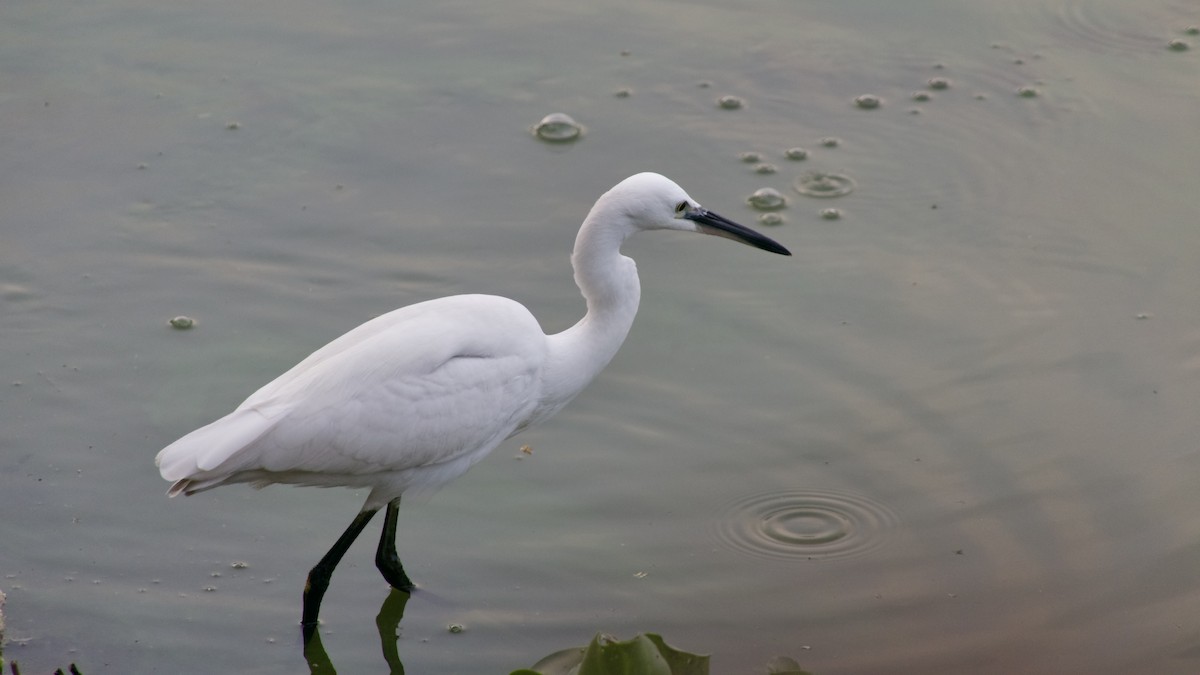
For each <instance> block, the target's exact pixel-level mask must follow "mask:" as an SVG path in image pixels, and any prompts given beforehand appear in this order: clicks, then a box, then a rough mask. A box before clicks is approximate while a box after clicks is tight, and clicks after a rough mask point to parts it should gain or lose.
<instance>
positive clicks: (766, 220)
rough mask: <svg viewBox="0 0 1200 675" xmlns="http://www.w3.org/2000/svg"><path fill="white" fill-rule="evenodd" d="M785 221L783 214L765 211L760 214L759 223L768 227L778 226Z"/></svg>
mask: <svg viewBox="0 0 1200 675" xmlns="http://www.w3.org/2000/svg"><path fill="white" fill-rule="evenodd" d="M784 222H785V219H784V217H783V214H780V213H763V214H761V215H759V216H758V224H759V225H766V226H767V227H776V226H778V225H782V224H783V223H784Z"/></svg>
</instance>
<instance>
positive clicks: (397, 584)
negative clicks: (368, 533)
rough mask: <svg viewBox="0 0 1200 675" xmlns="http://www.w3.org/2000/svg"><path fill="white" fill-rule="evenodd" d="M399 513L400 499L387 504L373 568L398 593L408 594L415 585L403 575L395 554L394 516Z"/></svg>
mask: <svg viewBox="0 0 1200 675" xmlns="http://www.w3.org/2000/svg"><path fill="white" fill-rule="evenodd" d="M399 513H400V498H399V497H396V498H395V499H393V500H392V501H390V502H388V505H387V511H386V512H385V513H384V515H383V534H382V535H380V537H379V548H378V549H376V550H375V566H376V567H378V568H379V572H380V573H381V574H383V578H384V579H387V582H388V583H389V584H391V585H392V588H395V589H396V590H398V591H404V592H405V593H408V592H410V591H412V589H413V588H415V584H413V582H412V581H411V580H409V578H408V575H407V574H405V573H404V567H402V566H401V565H400V556H399V555H397V554H396V516H397V515H398V514H399Z"/></svg>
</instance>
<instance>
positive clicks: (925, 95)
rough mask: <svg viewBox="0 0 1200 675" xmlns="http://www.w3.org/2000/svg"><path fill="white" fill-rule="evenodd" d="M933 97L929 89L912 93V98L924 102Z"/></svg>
mask: <svg viewBox="0 0 1200 675" xmlns="http://www.w3.org/2000/svg"><path fill="white" fill-rule="evenodd" d="M932 99H933V96H932V95H930V93H929V92H927V91H914V92H913V93H912V100H914V101H922V102H924V101H929V100H932Z"/></svg>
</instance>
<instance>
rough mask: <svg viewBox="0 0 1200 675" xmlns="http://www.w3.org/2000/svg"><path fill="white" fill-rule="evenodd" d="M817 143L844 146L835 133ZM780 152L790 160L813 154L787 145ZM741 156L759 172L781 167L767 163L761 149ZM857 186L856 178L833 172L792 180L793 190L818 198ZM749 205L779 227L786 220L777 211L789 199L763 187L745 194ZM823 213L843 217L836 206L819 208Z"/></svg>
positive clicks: (768, 223) (764, 220) (760, 219)
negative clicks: (747, 194)
mask: <svg viewBox="0 0 1200 675" xmlns="http://www.w3.org/2000/svg"><path fill="white" fill-rule="evenodd" d="M817 144H818V145H820V146H821V147H823V148H836V147H838V146H839V145H841V139H839V138H837V137H835V136H826V137H824V138H821V139H818V140H817ZM780 154H781V155H782V156H783V157H784V158H785V159H787V160H789V161H791V162H803V161H806V160H808V158H809V157H810V156H811V153H810V152H809V151H808V150H807V149H806V148H802V147H791V148H787V149H786V150H783V151H782V152H781V153H780ZM739 159H741V160H742V162H744V163H746V164H752V165H753V169H752V170H753V171H754V173H757V174H773V173H775V172H776V171H778V168H777V167H776V166H775V165H774V164H771V163H769V162H767V161H766V158H765V157H764V156H763V154H762V153H759V152H743V153H741V155H739ZM854 187H855V183H854V179H852V178H850V176H847V175H846V174H843V173H834V172H831V171H806V172H804V173H802V174H800V175H799V176H797V177H796V179H795V180H794V181H792V189H794V190H795V191H796V192H797V193H799V194H800V195H803V196H805V197H815V198H817V199H828V198H831V197H841V196H844V195H848V194H850V192H852V191H853V190H854ZM746 204H747V205H749V206H750V208H752V209H754V210H756V211H760V212H762V213H760V214H759V216H758V223H759V224H760V225H766V226H776V225H782V224H783V223H784V222H785V219H784V217H783V215H782V214H780V213H778V211H780V210H782V209H785V208H787V206H788V198H787V196H786V195H784V194H783V193H782V192H780V191H779V190H777V189H775V188H772V187H763V188H759V189H757V190H755V191H754V192H752V193H751V194H750V195H749V196H748V197H746ZM820 216H821V218H823V219H825V220H837V219H839V218H841V217H842V212H841V211H840V210H839V209H836V208H826V209H823V210H822V211H820Z"/></svg>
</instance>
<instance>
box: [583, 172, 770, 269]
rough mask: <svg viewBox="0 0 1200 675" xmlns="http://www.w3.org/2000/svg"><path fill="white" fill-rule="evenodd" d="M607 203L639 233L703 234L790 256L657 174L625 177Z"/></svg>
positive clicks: (605, 197)
mask: <svg viewBox="0 0 1200 675" xmlns="http://www.w3.org/2000/svg"><path fill="white" fill-rule="evenodd" d="M604 201H608V202H609V203H612V204H613V205H614V206H616V207H617V208H619V209H620V211H621V212H623V213H624V215H625V216H626V218H627V219H628V222H629V224H630V225H631V226H632V227H633V228H634V229H637V230H681V231H684V232H700V233H701V234H711V235H715V236H718V237H725V238H726V239H732V240H734V241H738V242H741V243H743V244H747V245H749V246H754V247H755V248H761V249H763V250H764V251H770V252H771V253H778V254H780V255H791V252H790V251H788V250H787V249H786V248H784V247H783V246H782V245H780V244H779V243H778V242H776V241H775V240H773V239H771V238H769V237H766V236H763V235H761V234H759V233H758V232H755V231H754V230H751V229H750V228H748V227H745V226H743V225H739V224H737V223H735V222H733V221H732V220H729V219H728V218H725V217H724V216H721V215H718V214H716V213H713V212H712V211H709V210H708V209H706V208H704V207H702V206H700V204H698V203H697V202H696V200H694V199H692V198H691V197H690V196H688V193H686V192H684V191H683V188H681V187H679V186H678V185H676V184H675V181H672V180H671V179H670V178H667V177H666V176H662V175H659V174H657V173H649V172H647V173H639V174H635V175H633V176H630V177H629V178H626V179H625V180H623V181H621V182H620V183H618V184H617V185H616V187H614V188H613V189H611V190H609V191H608V193H607V194H605V195H604V198H602V202H604ZM600 203H601V202H598V203H597V205H599V204H600Z"/></svg>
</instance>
